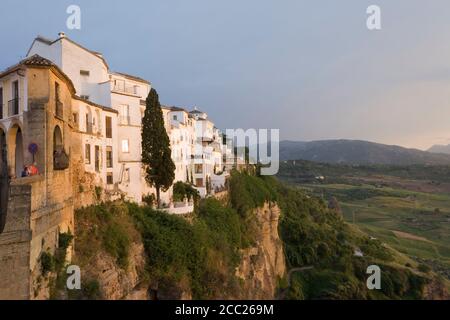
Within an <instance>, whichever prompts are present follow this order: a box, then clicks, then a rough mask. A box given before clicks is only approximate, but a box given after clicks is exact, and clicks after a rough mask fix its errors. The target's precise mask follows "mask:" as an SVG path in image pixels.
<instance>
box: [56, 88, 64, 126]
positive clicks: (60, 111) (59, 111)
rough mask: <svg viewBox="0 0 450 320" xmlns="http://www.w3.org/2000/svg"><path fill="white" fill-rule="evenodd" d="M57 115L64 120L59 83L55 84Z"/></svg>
mask: <svg viewBox="0 0 450 320" xmlns="http://www.w3.org/2000/svg"><path fill="white" fill-rule="evenodd" d="M55 114H56V116H57V117H59V118H61V119H62V118H63V115H64V114H63V105H62V103H61V95H60V87H59V83H58V82H55Z"/></svg>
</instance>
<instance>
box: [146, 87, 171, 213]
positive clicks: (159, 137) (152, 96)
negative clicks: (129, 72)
mask: <svg viewBox="0 0 450 320" xmlns="http://www.w3.org/2000/svg"><path fill="white" fill-rule="evenodd" d="M171 153H172V151H171V149H170V141H169V136H168V135H167V132H166V128H165V127H164V119H163V113H162V110H161V104H160V103H159V97H158V93H157V92H156V90H155V89H153V88H152V89H151V90H150V93H149V94H148V97H147V100H146V108H145V114H144V118H143V119H142V163H143V164H144V166H145V173H146V176H145V180H146V181H147V183H148V184H149V185H150V186H152V187H155V189H156V202H157V204H158V208H159V207H160V206H161V197H160V192H161V190H162V191H167V189H169V188H170V186H171V185H172V183H173V180H174V179H175V164H174V163H173V161H172V157H171Z"/></svg>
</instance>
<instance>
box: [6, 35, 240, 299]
mask: <svg viewBox="0 0 450 320" xmlns="http://www.w3.org/2000/svg"><path fill="white" fill-rule="evenodd" d="M150 89H151V84H150V82H149V81H146V80H144V79H141V78H138V77H135V76H131V75H127V74H124V73H119V72H112V71H111V69H110V68H109V66H108V64H107V62H106V60H105V59H104V57H103V56H102V55H101V54H100V53H98V52H94V51H91V50H88V49H86V48H84V47H83V46H81V45H79V44H77V43H75V42H73V41H72V40H70V39H69V38H67V37H66V36H65V35H64V34H63V33H60V34H59V37H58V39H56V40H48V39H45V38H42V37H38V38H36V39H35V40H34V42H33V44H32V45H31V47H30V49H29V51H28V53H27V57H26V58H25V59H24V60H22V61H20V62H19V63H18V64H16V65H14V66H12V67H10V68H8V69H6V70H4V71H2V72H0V299H33V298H46V297H48V292H46V291H45V290H44V289H42V288H48V286H47V285H45V284H43V283H42V281H43V280H42V270H41V267H40V257H41V256H42V254H43V253H44V252H45V253H49V254H54V253H55V252H56V250H57V248H58V246H59V237H60V235H61V234H63V233H68V232H72V233H73V232H74V231H75V233H76V230H74V211H75V210H76V209H77V208H80V207H82V206H88V205H91V204H93V203H95V202H97V201H99V200H115V199H118V198H122V199H126V200H129V201H133V202H136V203H141V202H143V199H145V198H146V197H147V196H149V195H151V194H153V193H154V192H155V190H154V189H153V188H151V187H150V186H149V185H148V184H147V182H146V181H145V171H144V169H143V165H142V162H141V127H142V118H143V115H144V111H145V107H146V103H145V99H146V97H147V95H148V93H149V92H150ZM162 111H163V116H164V121H165V128H166V131H167V133H168V136H169V139H170V143H171V150H172V158H173V160H174V163H175V166H176V170H175V180H174V182H178V181H182V182H189V183H191V184H192V185H193V186H194V187H195V188H196V189H197V190H198V191H199V193H200V195H201V196H207V195H208V194H214V193H215V192H218V191H221V190H222V188H224V186H225V184H226V179H227V176H228V172H229V169H230V168H231V167H232V166H234V159H235V157H234V155H233V151H232V146H231V143H228V142H229V141H226V139H225V137H224V135H223V134H222V133H221V132H220V130H218V129H217V128H216V127H215V126H214V123H213V122H212V121H211V120H210V119H209V117H208V115H207V114H206V113H205V112H202V111H200V110H198V109H196V108H195V109H194V110H191V111H188V110H186V109H184V108H179V107H168V106H163V107H162ZM174 198H175V197H174V196H173V190H172V188H171V189H169V190H167V192H164V193H163V194H161V200H162V202H163V204H164V206H165V208H164V209H165V210H167V211H168V212H170V213H174V214H184V213H189V212H192V210H193V203H192V202H190V201H189V200H188V199H185V200H184V201H179V202H175V201H174ZM178 200H179V199H178ZM70 254H71V251H70V250H69V256H68V257H67V258H68V260H70V259H71V257H70ZM39 288H41V289H42V290H41V289H39Z"/></svg>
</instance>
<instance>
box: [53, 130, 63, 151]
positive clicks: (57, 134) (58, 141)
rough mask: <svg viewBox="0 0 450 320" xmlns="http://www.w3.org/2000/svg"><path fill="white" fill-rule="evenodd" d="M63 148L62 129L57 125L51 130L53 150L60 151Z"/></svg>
mask: <svg viewBox="0 0 450 320" xmlns="http://www.w3.org/2000/svg"><path fill="white" fill-rule="evenodd" d="M63 148H64V143H63V136H62V131H61V128H60V127H59V126H56V127H55V130H54V131H53V152H56V151H61V150H62V149H63Z"/></svg>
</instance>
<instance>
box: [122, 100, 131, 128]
mask: <svg viewBox="0 0 450 320" xmlns="http://www.w3.org/2000/svg"><path fill="white" fill-rule="evenodd" d="M120 123H121V124H130V106H128V105H125V104H124V105H121V106H120Z"/></svg>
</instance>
